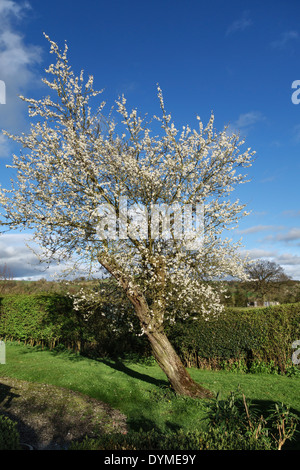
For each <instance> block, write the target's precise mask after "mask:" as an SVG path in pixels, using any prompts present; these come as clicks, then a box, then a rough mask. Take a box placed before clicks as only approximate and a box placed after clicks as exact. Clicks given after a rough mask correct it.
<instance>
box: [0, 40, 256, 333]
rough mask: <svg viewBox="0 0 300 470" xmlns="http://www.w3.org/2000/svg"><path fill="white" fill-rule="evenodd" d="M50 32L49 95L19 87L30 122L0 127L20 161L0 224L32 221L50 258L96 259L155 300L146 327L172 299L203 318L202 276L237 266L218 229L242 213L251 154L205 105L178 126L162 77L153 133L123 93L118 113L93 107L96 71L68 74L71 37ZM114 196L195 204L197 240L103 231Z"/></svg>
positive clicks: (132, 291)
mask: <svg viewBox="0 0 300 470" xmlns="http://www.w3.org/2000/svg"><path fill="white" fill-rule="evenodd" d="M46 38H47V39H48V40H49V42H50V52H51V53H53V54H54V55H55V56H56V63H55V64H52V65H50V66H49V67H48V69H46V73H47V74H48V75H50V76H51V77H52V80H50V79H49V80H48V79H44V83H45V84H46V85H48V86H49V88H50V90H51V94H52V95H54V96H52V97H51V96H48V97H45V98H43V99H41V100H35V99H28V98H25V97H21V99H22V100H24V101H25V102H27V103H28V105H29V114H30V117H31V118H32V119H33V122H32V125H31V129H30V132H29V133H28V134H21V135H20V136H14V135H10V134H8V133H6V134H7V135H8V136H9V137H11V138H12V139H14V140H15V141H17V142H18V143H19V144H20V145H22V147H23V150H22V152H21V153H20V155H18V156H17V155H14V158H13V163H12V165H10V168H12V169H14V170H15V171H16V179H15V180H14V181H13V182H12V187H11V189H9V190H7V189H3V188H1V190H0V204H1V206H2V208H3V209H4V213H3V218H2V223H3V224H4V225H5V224H6V225H8V226H9V227H10V228H20V227H26V228H29V229H32V230H34V239H35V241H37V242H38V243H39V244H40V245H41V246H43V247H47V256H48V259H54V258H55V257H56V258H57V259H59V260H65V259H68V258H70V257H71V256H72V255H73V254H74V253H75V254H76V258H77V259H81V260H83V261H84V262H86V261H89V262H90V263H91V264H92V265H93V266H99V261H100V263H102V264H103V266H105V268H106V269H108V268H109V269H108V271H109V272H110V273H111V274H113V276H115V277H116V279H117V280H118V282H119V283H120V285H121V286H122V287H123V288H124V289H125V290H126V292H127V294H128V296H129V297H130V296H134V295H136V294H137V292H139V293H141V294H142V295H144V297H145V298H147V299H148V298H149V299H151V301H149V302H148V306H149V308H148V313H147V314H148V317H149V318H148V321H147V324H148V327H149V328H152V327H155V326H157V325H159V324H161V323H162V322H163V321H164V318H165V317H164V315H165V312H166V311H169V310H170V306H171V305H175V306H176V314H178V312H179V311H180V310H181V308H182V312H187V311H188V308H189V306H190V312H194V311H196V310H197V309H198V310H199V309H200V310H201V311H202V313H203V315H204V316H205V318H209V317H210V316H211V315H213V314H216V313H218V312H220V311H221V304H220V296H219V293H218V292H217V291H216V290H215V289H214V288H213V286H212V284H211V283H210V282H209V281H211V280H217V279H221V278H222V277H224V276H235V277H241V276H243V275H244V274H243V273H244V270H243V265H244V261H243V259H242V258H241V257H240V256H239V255H238V247H239V245H238V244H236V245H235V244H233V243H232V241H231V240H230V239H228V238H225V237H224V232H225V233H226V230H228V229H232V228H234V227H235V226H236V224H237V223H238V221H239V219H240V218H241V217H243V216H244V215H245V214H246V212H245V206H244V205H243V204H241V203H240V202H239V201H238V200H233V201H232V200H231V199H230V196H231V195H232V191H233V190H234V189H235V187H236V186H237V185H238V184H241V183H244V182H246V181H247V175H246V174H245V173H244V168H247V167H249V166H250V165H251V162H252V157H253V154H254V152H251V150H250V149H249V148H248V149H246V150H244V151H243V152H242V151H241V149H240V147H241V145H242V144H244V142H243V141H240V140H239V136H238V135H236V134H232V135H228V132H227V129H224V130H223V131H222V132H216V131H215V129H214V116H213V115H211V118H210V120H209V122H208V124H207V126H206V127H204V126H203V124H202V122H201V120H200V118H199V117H197V120H198V130H196V129H191V128H190V127H189V126H188V125H187V126H184V127H183V129H182V131H179V130H178V129H177V128H176V127H175V124H174V123H173V122H172V118H171V115H170V114H167V112H166V109H165V105H164V101H163V95H162V91H161V89H160V88H159V87H158V99H159V104H160V108H161V116H160V117H157V116H155V119H156V120H157V121H158V122H159V123H160V125H161V131H160V134H159V135H156V136H154V135H152V134H151V127H149V126H150V124H148V123H147V122H146V119H145V118H141V117H140V116H139V115H138V112H137V111H136V110H133V111H130V112H129V111H128V110H127V107H126V99H125V98H124V97H120V98H119V100H118V101H117V110H116V111H117V117H118V116H120V117H121V119H119V120H118V119H115V120H113V119H112V118H111V117H110V116H109V117H108V118H104V117H103V112H104V106H105V103H104V102H102V103H100V105H99V106H98V108H97V109H96V110H95V112H93V110H92V108H91V107H90V105H89V100H90V98H93V97H96V96H98V95H99V94H100V93H102V92H101V91H95V90H94V88H93V77H89V78H88V80H87V82H86V83H84V76H83V72H81V73H80V76H79V77H76V76H75V75H74V72H73V71H72V70H71V68H70V66H69V63H68V57H67V46H65V49H64V51H63V52H61V51H60V50H59V48H58V46H57V45H56V44H55V43H54V42H53V41H51V40H50V38H48V37H47V36H46ZM35 117H37V118H38V119H39V120H38V122H34V118H35ZM122 196H126V198H127V200H128V201H129V203H131V204H138V203H140V204H143V206H144V207H146V208H148V209H149V210H150V207H151V205H152V204H163V203H164V204H168V205H171V204H173V203H175V202H179V203H180V204H196V203H199V202H200V203H201V204H202V205H203V207H204V240H203V243H202V246H201V249H199V250H198V251H196V252H195V251H188V250H184V249H183V246H182V244H180V242H177V241H175V240H171V243H169V241H164V240H159V239H158V240H154V239H151V238H148V239H145V240H139V239H138V238H137V237H134V236H133V235H132V236H130V237H128V239H126V240H117V241H114V240H99V238H97V233H96V227H97V223H98V220H97V215H96V214H97V208H98V207H99V205H100V204H102V203H108V204H110V205H111V206H112V207H114V208H115V209H116V211H118V204H119V200H120V198H121V197H122ZM103 256H105V263H104V261H103V262H102V261H101V260H104V258H103ZM82 296H83V297H82V299H83V301H87V299H86V298H84V293H82ZM76 302H79V301H78V300H77V301H76ZM79 304H80V303H78V307H79ZM168 309H169V310H168ZM184 315H186V314H184ZM153 325H154V326H153Z"/></svg>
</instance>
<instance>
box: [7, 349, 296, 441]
mask: <svg viewBox="0 0 300 470" xmlns="http://www.w3.org/2000/svg"><path fill="white" fill-rule="evenodd" d="M190 373H191V375H192V377H193V378H194V379H195V380H196V381H197V382H199V383H202V384H203V385H204V386H205V387H206V388H209V389H210V390H212V391H213V392H214V393H216V394H217V393H220V396H221V397H224V398H225V397H226V396H227V395H228V394H229V393H230V392H231V391H236V390H237V389H238V387H240V389H241V390H242V392H243V393H244V394H245V396H246V397H247V398H248V399H249V400H251V401H252V402H253V404H255V405H257V406H258V408H259V409H260V411H261V412H262V413H266V412H267V411H268V410H269V409H270V408H271V407H272V406H273V404H274V403H275V402H282V403H284V404H286V405H289V406H290V407H291V409H292V410H293V411H294V412H296V413H297V414H298V415H299V416H300V395H299V384H300V379H299V377H287V376H281V375H270V374H243V373H240V372H239V373H234V372H227V371H209V370H199V369H190ZM0 377H12V378H16V379H21V380H26V381H29V382H37V383H45V384H49V385H54V386H58V387H63V388H66V389H70V390H73V391H77V392H81V393H83V394H85V395H88V396H89V397H92V398H95V399H97V400H101V401H102V402H105V403H107V404H109V405H111V406H112V407H113V408H117V409H119V410H120V411H121V412H122V413H124V414H125V415H126V416H127V424H128V428H129V429H132V430H140V429H143V430H149V429H153V428H154V429H157V430H160V431H163V432H164V431H167V430H174V431H175V430H179V429H184V430H194V429H198V430H199V429H202V428H204V427H205V421H204V418H205V415H206V410H207V403H206V401H202V400H193V399H189V398H184V397H176V396H174V394H173V393H172V391H171V390H170V388H169V386H168V383H167V381H166V378H165V376H164V374H163V373H162V371H161V370H160V368H159V367H158V366H157V365H156V364H155V363H141V362H138V361H129V360H128V361H122V362H121V361H112V360H108V359H103V360H99V361H97V360H91V359H88V358H85V357H82V356H79V355H78V354H74V353H70V352H68V351H60V352H58V351H53V350H52V351H49V350H42V349H41V348H38V347H30V346H24V345H22V344H17V343H7V345H6V364H1V365H0ZM295 446H296V448H300V443H299V441H298V443H297V442H295V441H294V442H293V448H294V447H295Z"/></svg>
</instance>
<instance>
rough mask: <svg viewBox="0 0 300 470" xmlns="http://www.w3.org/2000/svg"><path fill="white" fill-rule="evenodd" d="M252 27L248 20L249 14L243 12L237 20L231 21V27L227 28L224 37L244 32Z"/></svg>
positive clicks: (250, 21)
mask: <svg viewBox="0 0 300 470" xmlns="http://www.w3.org/2000/svg"><path fill="white" fill-rule="evenodd" d="M251 25H252V20H251V19H250V18H249V13H248V12H247V11H244V13H243V14H242V16H241V17H240V18H238V19H237V20H235V21H233V22H232V23H231V25H230V26H229V27H228V28H227V31H226V36H228V35H230V34H233V33H236V32H239V31H244V30H245V29H246V28H248V27H249V26H251Z"/></svg>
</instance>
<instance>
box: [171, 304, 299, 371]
mask: <svg viewBox="0 0 300 470" xmlns="http://www.w3.org/2000/svg"><path fill="white" fill-rule="evenodd" d="M167 332H168V335H169V338H170V340H171V342H172V343H173V345H174V347H175V349H176V350H177V352H178V354H179V355H180V357H181V358H182V360H183V361H184V362H185V364H186V365H187V366H192V367H211V368H222V367H224V366H225V365H227V366H229V365H230V364H232V365H234V364H239V366H240V369H244V370H250V369H251V367H252V370H253V367H254V365H255V364H257V362H260V363H266V364H270V363H273V366H274V368H275V369H277V370H278V371H279V372H285V371H286V369H287V367H288V365H289V363H290V362H291V356H292V353H293V350H292V349H291V345H292V343H293V341H295V340H297V339H299V338H300V304H299V303H298V304H286V305H279V306H274V307H265V308H257V309H252V308H251V309H230V308H227V309H226V310H225V312H224V313H223V314H221V315H220V316H219V317H218V318H214V319H212V320H210V321H205V320H204V319H201V318H199V319H198V320H194V321H189V322H185V323H183V322H177V324H175V325H172V327H167Z"/></svg>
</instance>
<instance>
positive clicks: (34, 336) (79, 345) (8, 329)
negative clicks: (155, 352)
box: [0, 293, 149, 357]
mask: <svg viewBox="0 0 300 470" xmlns="http://www.w3.org/2000/svg"><path fill="white" fill-rule="evenodd" d="M123 310H124V309H122V308H121V305H120V304H118V302H117V300H116V301H115V302H114V303H113V302H106V303H103V304H101V305H100V306H97V307H94V308H93V309H92V311H91V312H90V311H87V310H85V309H84V308H83V309H81V310H80V311H77V310H75V309H74V308H73V301H72V300H71V298H70V297H68V296H67V295H63V294H52V293H49V294H36V295H34V294H31V295H23V294H20V295H5V296H3V297H0V338H6V339H7V340H14V341H21V342H24V343H25V344H30V345H32V346H33V345H41V346H46V347H49V348H55V347H58V346H65V347H68V348H72V349H74V350H75V351H80V352H81V353H84V354H86V355H88V356H93V357H103V356H122V355H124V354H128V353H139V354H142V355H143V354H144V355H146V354H149V346H148V344H147V342H146V341H145V338H142V337H137V336H136V335H135V334H134V333H133V332H129V331H128V315H130V312H127V311H125V313H124V311H123ZM87 317H88V318H87ZM130 321H131V322H135V323H136V318H135V317H134V316H133V318H131V319H130ZM135 329H136V331H138V325H135ZM147 351H148V352H147Z"/></svg>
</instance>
